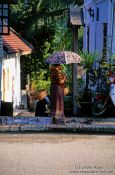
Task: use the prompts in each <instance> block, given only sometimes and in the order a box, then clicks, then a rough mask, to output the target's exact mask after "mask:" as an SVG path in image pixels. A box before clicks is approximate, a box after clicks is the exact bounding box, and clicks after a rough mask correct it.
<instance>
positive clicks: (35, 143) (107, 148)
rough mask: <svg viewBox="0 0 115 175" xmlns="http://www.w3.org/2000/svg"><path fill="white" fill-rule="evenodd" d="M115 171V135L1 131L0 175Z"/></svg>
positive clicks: (113, 173) (80, 174) (75, 174)
mask: <svg viewBox="0 0 115 175" xmlns="http://www.w3.org/2000/svg"><path fill="white" fill-rule="evenodd" d="M13 174H14V175H115V136H110V135H109V136H107V135H102V136H101V135H74V134H73V135H72V134H67V135H65V134H22V135H21V134H18V135H16V134H13V135H11V134H6V135H5V134H1V135H0V175H13Z"/></svg>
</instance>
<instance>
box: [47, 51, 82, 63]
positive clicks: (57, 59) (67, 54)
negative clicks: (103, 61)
mask: <svg viewBox="0 0 115 175" xmlns="http://www.w3.org/2000/svg"><path fill="white" fill-rule="evenodd" d="M81 61H82V58H81V57H80V56H79V55H78V54H77V53H75V52H71V51H59V52H55V53H53V54H52V55H50V56H49V57H48V58H47V59H46V60H45V63H48V64H71V63H80V62H81Z"/></svg>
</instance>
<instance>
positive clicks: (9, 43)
mask: <svg viewBox="0 0 115 175" xmlns="http://www.w3.org/2000/svg"><path fill="white" fill-rule="evenodd" d="M3 47H4V50H5V51H6V52H7V53H8V54H12V53H20V54H21V55H27V54H30V53H31V52H32V50H33V46H32V45H31V44H29V43H28V42H27V41H26V40H25V39H23V38H22V37H21V36H20V35H19V34H18V33H16V32H15V31H14V30H13V29H11V31H10V35H3Z"/></svg>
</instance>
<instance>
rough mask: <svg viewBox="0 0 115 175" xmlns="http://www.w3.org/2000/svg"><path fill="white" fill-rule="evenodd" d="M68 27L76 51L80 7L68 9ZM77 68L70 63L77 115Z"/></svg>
mask: <svg viewBox="0 0 115 175" xmlns="http://www.w3.org/2000/svg"><path fill="white" fill-rule="evenodd" d="M69 25H70V26H69V27H71V31H72V51H73V52H77V51H78V29H79V27H80V26H82V25H83V13H82V9H81V8H80V7H71V8H70V9H69ZM77 69H78V64H77V63H75V64H72V102H73V115H77Z"/></svg>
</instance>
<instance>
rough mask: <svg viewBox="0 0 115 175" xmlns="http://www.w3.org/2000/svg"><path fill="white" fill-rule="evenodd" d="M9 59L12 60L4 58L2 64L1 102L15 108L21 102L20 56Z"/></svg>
mask: <svg viewBox="0 0 115 175" xmlns="http://www.w3.org/2000/svg"><path fill="white" fill-rule="evenodd" d="M10 57H12V58H4V59H3V62H2V65H3V67H2V100H3V101H5V102H13V107H14V108H15V107H16V106H19V103H20V101H21V85H20V56H16V55H12V56H10ZM3 70H4V71H3ZM3 72H5V76H4V73H3ZM4 89H5V91H4Z"/></svg>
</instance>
